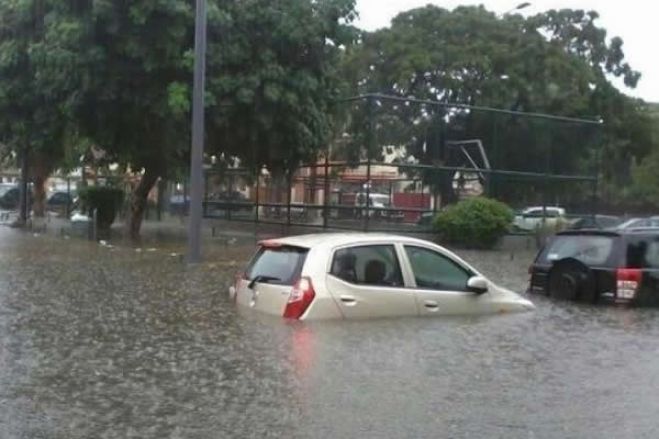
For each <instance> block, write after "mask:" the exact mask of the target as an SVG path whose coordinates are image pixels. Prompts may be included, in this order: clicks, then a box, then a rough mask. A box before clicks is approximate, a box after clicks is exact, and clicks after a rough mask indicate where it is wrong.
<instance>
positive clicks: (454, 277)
mask: <svg viewBox="0 0 659 439" xmlns="http://www.w3.org/2000/svg"><path fill="white" fill-rule="evenodd" d="M230 296H231V297H232V298H233V299H234V300H235V301H236V302H237V303H238V305H239V306H242V307H246V308H251V309H253V310H256V311H260V312H263V313H266V314H271V315H276V316H281V317H285V318H291V319H300V320H307V319H341V318H346V319H355V318H370V317H389V316H439V315H456V314H491V313H501V312H515V311H530V310H533V309H534V306H533V304H532V303H531V302H530V301H528V300H526V299H525V298H523V297H521V296H520V295H518V294H516V293H514V292H512V291H509V290H507V289H505V288H502V287H500V286H498V285H496V284H495V283H494V282H492V281H490V280H488V279H486V278H485V277H484V276H483V275H482V274H480V273H479V272H478V271H477V270H476V269H475V268H473V267H472V266H471V265H469V264H468V263H466V262H465V261H464V260H462V259H461V258H459V257H458V256H457V255H455V254H454V253H452V252H450V251H448V250H446V249H445V248H443V247H440V246H438V245H436V244H433V243H430V242H427V241H423V240H420V239H414V238H407V237H401V236H393V235H385V234H366V233H344V234H334V233H328V234H315V235H303V236H293V237H288V238H280V239H271V240H267V241H263V242H261V243H260V244H259V247H258V250H257V251H256V254H255V255H254V257H253V258H252V260H251V261H250V262H249V263H248V265H247V268H246V270H245V272H244V273H241V274H239V275H238V276H237V278H236V282H235V284H234V285H233V286H232V287H231V288H230Z"/></svg>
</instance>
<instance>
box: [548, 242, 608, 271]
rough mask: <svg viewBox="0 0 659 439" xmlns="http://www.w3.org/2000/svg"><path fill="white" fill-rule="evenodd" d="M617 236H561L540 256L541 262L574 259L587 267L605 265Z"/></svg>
mask: <svg viewBox="0 0 659 439" xmlns="http://www.w3.org/2000/svg"><path fill="white" fill-rule="evenodd" d="M614 241H615V236H601V235H559V236H556V237H555V238H554V239H553V240H552V241H551V242H550V243H549V245H548V246H547V247H546V248H545V249H544V250H543V251H542V253H541V254H540V256H539V262H544V263H549V262H555V261H559V260H561V259H566V258H574V259H577V260H579V261H581V262H583V263H584V264H586V265H601V264H605V263H606V262H607V261H608V260H609V258H610V256H611V252H612V250H613V243H614Z"/></svg>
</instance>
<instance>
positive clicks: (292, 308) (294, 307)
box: [284, 277, 316, 319]
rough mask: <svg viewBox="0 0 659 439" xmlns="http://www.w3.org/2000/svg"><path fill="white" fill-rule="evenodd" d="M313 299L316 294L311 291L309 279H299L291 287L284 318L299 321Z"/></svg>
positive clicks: (311, 286)
mask: <svg viewBox="0 0 659 439" xmlns="http://www.w3.org/2000/svg"><path fill="white" fill-rule="evenodd" d="M314 297H316V292H315V291H314V290H313V285H312V284H311V279H309V278H308V277H303V278H301V279H300V280H299V281H297V282H296V283H295V285H293V289H292V290H291V295H290V296H289V297H288V303H287V304H286V309H285V310H284V317H285V318H287V319H299V318H300V317H302V315H303V314H304V312H305V311H306V310H307V308H309V305H311V302H313V299H314Z"/></svg>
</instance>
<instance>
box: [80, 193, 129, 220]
mask: <svg viewBox="0 0 659 439" xmlns="http://www.w3.org/2000/svg"><path fill="white" fill-rule="evenodd" d="M78 195H79V197H80V201H81V202H82V206H83V211H84V212H87V213H88V214H89V216H92V214H93V211H94V210H96V209H97V218H98V227H99V228H101V229H109V228H110V226H112V223H113V222H114V220H115V219H116V218H117V212H118V210H119V208H120V207H121V203H123V200H124V191H122V190H121V189H118V188H113V187H105V186H88V187H86V188H82V189H80V191H79V192H78Z"/></svg>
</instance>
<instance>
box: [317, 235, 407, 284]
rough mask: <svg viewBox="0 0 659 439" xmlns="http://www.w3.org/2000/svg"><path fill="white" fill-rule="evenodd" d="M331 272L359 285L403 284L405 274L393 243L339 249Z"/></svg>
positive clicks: (335, 254)
mask: <svg viewBox="0 0 659 439" xmlns="http://www.w3.org/2000/svg"><path fill="white" fill-rule="evenodd" d="M330 274H332V275H333V276H336V277H338V278H339V279H342V280H344V281H346V282H350V283H353V284H359V285H378V286H387V287H397V286H402V285H403V276H402V274H401V270H400V264H399V263H398V257H397V256H396V249H395V248H394V246H393V245H364V246H356V247H349V248H344V249H341V250H337V251H336V252H335V253H334V259H333V260H332V268H331V270H330Z"/></svg>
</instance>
